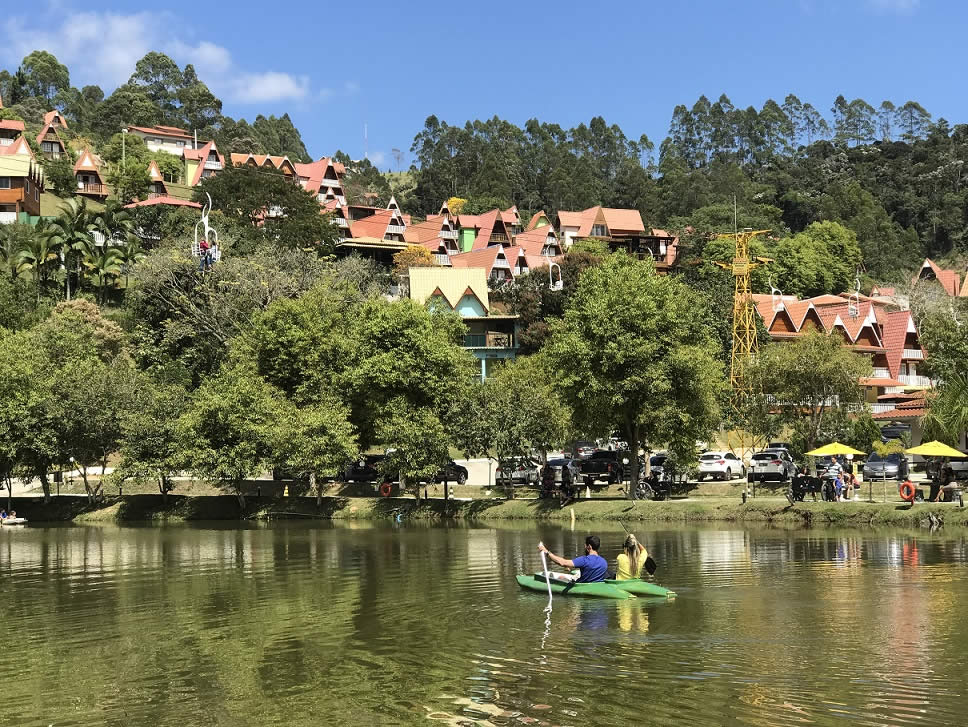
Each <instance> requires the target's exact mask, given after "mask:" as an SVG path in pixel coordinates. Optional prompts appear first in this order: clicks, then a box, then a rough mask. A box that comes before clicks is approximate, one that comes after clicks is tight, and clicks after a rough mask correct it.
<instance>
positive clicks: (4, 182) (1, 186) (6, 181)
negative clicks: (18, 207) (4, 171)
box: [0, 177, 10, 189]
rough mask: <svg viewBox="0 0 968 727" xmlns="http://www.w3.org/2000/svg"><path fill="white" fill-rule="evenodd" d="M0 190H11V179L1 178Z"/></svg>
mask: <svg viewBox="0 0 968 727" xmlns="http://www.w3.org/2000/svg"><path fill="white" fill-rule="evenodd" d="M0 189H10V177H0Z"/></svg>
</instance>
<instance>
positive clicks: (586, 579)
mask: <svg viewBox="0 0 968 727" xmlns="http://www.w3.org/2000/svg"><path fill="white" fill-rule="evenodd" d="M601 544H602V541H601V540H599V538H598V536H597V535H589V536H588V537H587V538H585V555H582V556H579V557H578V558H575V559H574V560H568V559H567V558H562V557H561V556H558V555H555V554H554V553H552V552H551V551H550V550H548V549H547V548H546V547H545V546H544V543H538V550H540V551H543V552H545V553H547V554H548V557H549V558H551V560H552V561H553V562H554V563H557V564H558V565H560V566H561V567H562V568H577V569H578V570H580V571H581V575H580V576H579V577H578V580H577V581H576V583H597V582H599V581H604V580H605V573H606V572H607V571H608V561H606V560H605V559H604V558H603V557H602V556H600V555H599V554H598V548H599V547H600V546H601Z"/></svg>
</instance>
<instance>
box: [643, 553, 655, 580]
mask: <svg viewBox="0 0 968 727" xmlns="http://www.w3.org/2000/svg"><path fill="white" fill-rule="evenodd" d="M645 569H646V570H647V571H648V572H649V575H650V576H651V575H655V561H654V560H652V556H651V555H650V556H648V557H647V558H646V559H645Z"/></svg>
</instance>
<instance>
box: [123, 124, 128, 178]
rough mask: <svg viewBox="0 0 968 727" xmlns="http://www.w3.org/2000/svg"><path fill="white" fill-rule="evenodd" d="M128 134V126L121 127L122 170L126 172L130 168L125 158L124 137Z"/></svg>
mask: <svg viewBox="0 0 968 727" xmlns="http://www.w3.org/2000/svg"><path fill="white" fill-rule="evenodd" d="M127 135H128V127H127V126H122V127H121V171H122V172H126V171H127V170H128V167H127V164H126V163H125V158H124V139H125V137H126V136H127Z"/></svg>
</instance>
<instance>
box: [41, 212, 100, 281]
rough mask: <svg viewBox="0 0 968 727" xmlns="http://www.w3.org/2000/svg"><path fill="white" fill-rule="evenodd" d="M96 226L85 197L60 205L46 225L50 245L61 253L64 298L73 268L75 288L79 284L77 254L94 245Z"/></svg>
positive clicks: (80, 255)
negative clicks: (75, 279) (56, 212)
mask: <svg viewBox="0 0 968 727" xmlns="http://www.w3.org/2000/svg"><path fill="white" fill-rule="evenodd" d="M96 228H97V223H96V220H95V218H94V216H93V215H92V214H91V213H90V212H89V211H88V209H87V200H86V199H84V198H83V197H73V198H71V199H69V200H67V201H66V202H64V203H63V204H62V205H61V209H60V214H58V215H57V217H56V218H54V219H53V220H51V221H50V223H49V224H48V225H47V228H46V229H45V236H46V237H47V239H48V241H49V244H50V246H51V248H52V249H54V250H58V251H60V252H61V253H62V254H63V256H64V269H65V275H64V288H65V300H70V299H71V275H72V273H74V272H75V271H76V273H77V285H76V287H75V292H76V291H77V290H79V289H80V287H81V283H82V282H83V277H82V275H81V270H80V267H79V264H80V258H81V257H82V256H83V255H84V254H85V252H86V251H89V250H91V249H92V248H93V247H94V237H93V234H92V233H93V232H94V230H95V229H96Z"/></svg>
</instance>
